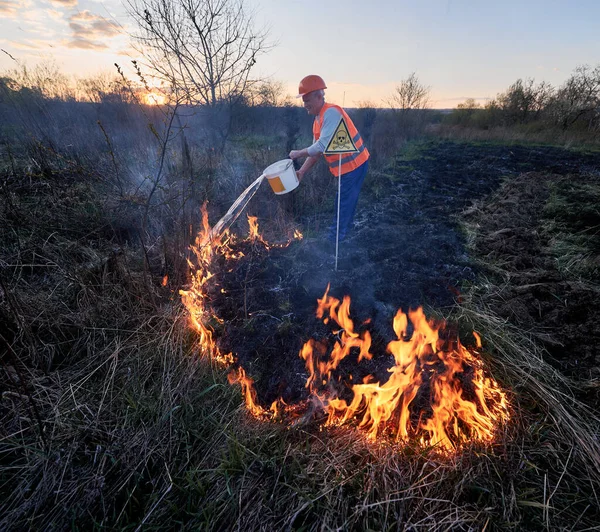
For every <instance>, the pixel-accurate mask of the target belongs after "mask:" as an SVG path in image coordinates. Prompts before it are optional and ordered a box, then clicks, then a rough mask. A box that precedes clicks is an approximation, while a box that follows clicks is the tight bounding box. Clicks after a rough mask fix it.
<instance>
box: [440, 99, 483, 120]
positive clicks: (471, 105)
mask: <svg viewBox="0 0 600 532" xmlns="http://www.w3.org/2000/svg"><path fill="white" fill-rule="evenodd" d="M478 111H481V105H479V104H478V103H477V102H476V101H475V99H474V98H467V99H466V100H465V101H464V102H461V103H459V104H458V105H457V106H456V109H454V111H452V113H450V114H449V115H447V116H446V117H445V119H444V122H445V123H447V124H451V125H461V126H467V125H473V124H472V123H471V122H472V121H473V116H474V115H475V113H477V112H478Z"/></svg>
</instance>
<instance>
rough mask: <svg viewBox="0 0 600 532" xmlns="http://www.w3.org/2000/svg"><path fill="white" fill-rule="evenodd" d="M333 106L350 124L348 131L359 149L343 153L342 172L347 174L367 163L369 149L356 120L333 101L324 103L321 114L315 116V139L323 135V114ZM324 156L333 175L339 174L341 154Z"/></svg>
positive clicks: (347, 123)
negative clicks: (353, 120)
mask: <svg viewBox="0 0 600 532" xmlns="http://www.w3.org/2000/svg"><path fill="white" fill-rule="evenodd" d="M331 107H334V108H335V109H337V110H338V112H339V113H340V114H341V115H342V116H343V117H344V121H345V122H346V126H348V132H349V133H350V135H352V140H353V141H354V145H355V146H356V148H357V149H358V151H357V152H356V153H345V154H342V168H341V171H342V174H347V173H348V172H352V171H353V170H356V169H357V168H358V167H359V166H360V165H361V164H363V163H365V162H366V161H367V160H368V159H369V150H367V148H366V146H365V145H364V142H363V139H362V137H361V136H360V133H359V132H358V130H357V129H356V126H355V125H354V122H352V119H351V118H350V117H349V116H348V113H346V111H344V109H342V108H341V107H339V106H338V105H334V104H331V103H326V104H324V105H323V108H322V109H321V111H320V112H319V116H318V117H315V121H314V123H313V136H314V137H315V141H316V140H318V139H319V137H320V135H321V127H322V125H323V115H324V114H325V111H326V110H327V109H329V108H331ZM323 156H324V157H325V161H326V162H327V166H328V167H329V171H330V172H331V173H332V174H333V175H335V176H337V175H338V168H339V164H340V161H339V158H340V156H339V155H338V154H335V155H325V154H323Z"/></svg>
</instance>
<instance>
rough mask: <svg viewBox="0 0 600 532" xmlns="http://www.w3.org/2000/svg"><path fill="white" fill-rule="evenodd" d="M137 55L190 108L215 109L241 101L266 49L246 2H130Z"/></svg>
mask: <svg viewBox="0 0 600 532" xmlns="http://www.w3.org/2000/svg"><path fill="white" fill-rule="evenodd" d="M127 5H128V9H129V13H130V15H131V16H132V17H133V18H134V19H135V21H136V23H137V24H138V26H139V32H138V33H136V34H135V39H136V42H137V46H138V50H139V51H140V53H141V54H142V55H143V56H144V57H145V58H146V60H147V62H148V65H149V66H150V67H151V68H152V69H153V71H154V73H155V74H156V76H157V77H158V78H159V79H161V80H164V81H165V82H166V83H167V84H168V85H169V86H173V87H177V88H178V90H180V91H183V92H184V93H185V95H186V97H187V100H188V102H189V103H192V104H201V105H211V106H215V105H217V104H218V103H219V102H223V101H229V100H231V99H235V98H238V97H240V96H242V95H243V94H244V93H245V91H246V89H247V87H248V85H249V83H250V72H251V71H252V68H253V67H254V65H255V64H256V61H257V56H258V55H260V54H261V53H262V52H264V51H265V50H266V49H267V48H268V45H267V42H266V32H264V31H257V30H255V28H254V22H253V18H252V16H251V14H249V13H248V11H247V10H246V9H245V6H244V2H243V0H177V1H176V2H171V1H169V0H128V3H127Z"/></svg>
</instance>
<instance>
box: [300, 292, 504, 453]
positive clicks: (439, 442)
mask: <svg viewBox="0 0 600 532" xmlns="http://www.w3.org/2000/svg"><path fill="white" fill-rule="evenodd" d="M328 292H329V286H328V287H327V290H326V291H325V294H324V296H323V298H322V299H319V300H317V301H318V307H317V317H318V318H323V316H324V315H325V313H326V312H327V310H329V316H330V318H331V319H333V320H334V321H335V322H336V323H337V324H338V325H340V326H341V327H343V328H344V330H343V331H342V334H341V338H340V340H339V341H338V342H336V344H335V345H334V347H333V349H332V351H331V354H330V357H329V360H328V361H323V360H322V358H323V354H324V353H323V351H324V350H325V349H326V348H324V347H322V346H321V347H320V352H319V353H318V354H317V355H315V349H314V347H315V342H314V340H309V341H308V342H307V343H306V344H305V345H304V346H303V348H302V350H301V351H300V356H301V357H302V358H303V359H304V360H305V361H306V368H307V370H308V372H309V377H308V380H307V387H308V388H309V389H311V391H313V392H314V393H316V390H315V388H314V387H315V383H316V382H318V380H320V379H323V383H326V382H327V381H328V379H329V377H330V375H331V371H332V370H333V369H335V368H336V367H337V366H338V365H339V362H340V361H341V360H342V359H343V358H344V357H345V356H347V355H348V353H349V351H350V349H351V348H352V347H357V348H359V349H360V353H359V361H360V360H361V359H362V358H371V354H370V353H369V348H370V346H371V343H370V336H367V334H366V333H363V334H362V335H360V336H359V335H357V334H356V333H355V332H354V330H353V323H352V320H351V319H350V317H349V309H350V298H349V297H348V296H346V297H345V298H344V300H343V302H342V304H341V305H340V302H339V300H338V299H336V298H334V297H331V296H329V295H328ZM323 321H327V318H324V320H323ZM409 321H410V323H411V324H412V326H413V328H414V332H413V334H412V336H411V337H410V338H408V336H407V330H408V323H409ZM393 326H394V332H395V333H396V336H397V337H398V340H394V341H392V342H390V343H389V344H388V347H387V350H388V352H389V353H390V354H392V355H393V357H394V361H395V364H394V366H393V367H392V368H391V369H389V370H388V371H389V372H390V377H389V379H388V380H387V381H386V382H384V383H383V384H382V383H379V382H369V381H371V380H372V379H371V378H369V377H370V376H369V377H366V378H365V379H363V384H354V385H351V389H352V392H353V394H354V397H353V399H352V401H351V402H350V404H348V403H347V402H346V401H345V400H344V399H338V398H337V396H336V394H333V395H331V396H330V397H327V396H324V395H323V394H321V395H320V396H319V399H320V400H321V402H322V403H323V404H324V407H325V410H326V411H327V413H328V414H329V418H328V423H329V424H342V423H345V422H347V421H349V420H351V419H356V420H357V421H358V423H359V427H361V428H363V429H365V430H366V431H367V432H368V436H369V437H370V438H372V439H374V438H376V437H377V435H378V434H379V433H380V432H381V431H382V430H383V429H392V430H393V431H395V433H396V438H397V439H399V440H404V441H406V440H408V439H409V437H410V436H416V437H418V438H420V441H422V442H423V443H425V444H427V445H431V446H439V447H440V448H442V449H445V450H451V449H453V448H454V447H455V446H456V445H457V444H459V443H462V442H464V441H467V440H469V439H472V440H476V441H490V440H492V439H493V437H494V435H495V429H496V427H497V425H498V423H499V422H500V421H503V420H507V419H508V416H509V414H508V403H507V401H506V395H505V393H504V392H502V390H501V389H500V387H499V386H498V384H497V383H496V381H494V380H493V379H491V378H488V377H485V376H484V372H483V364H482V361H481V360H480V359H478V358H475V357H474V356H473V355H472V354H471V353H470V352H469V351H468V350H467V349H465V348H464V347H463V346H462V344H461V343H460V341H459V340H458V338H456V339H454V340H442V339H440V337H439V331H440V330H441V326H437V327H436V326H435V325H434V324H433V322H429V321H427V319H426V317H425V314H424V313H423V310H422V309H421V308H419V309H417V310H414V311H410V312H409V313H408V316H407V315H406V314H405V313H403V312H402V310H398V312H397V314H396V316H395V318H394V323H393ZM357 337H358V338H357ZM477 342H478V345H480V339H479V338H478V337H477ZM468 373H469V374H472V376H471V377H470V382H471V383H472V389H471V390H470V393H469V394H468V395H470V396H471V397H468V398H467V397H465V395H467V393H466V392H467V390H466V389H465V388H464V387H463V381H467V380H468V379H466V378H465V376H466V375H467V374H468ZM365 381H366V382H365ZM425 384H427V388H428V389H429V406H427V405H426V406H425V407H424V408H422V409H420V411H419V409H418V408H416V405H414V402H415V398H416V397H417V395H418V393H419V392H420V391H421V390H422V389H423V388H425ZM328 392H329V391H327V392H326V393H328ZM428 410H430V411H431V412H430V413H429V412H427V411H428ZM416 414H418V415H416ZM415 418H417V419H416V420H415Z"/></svg>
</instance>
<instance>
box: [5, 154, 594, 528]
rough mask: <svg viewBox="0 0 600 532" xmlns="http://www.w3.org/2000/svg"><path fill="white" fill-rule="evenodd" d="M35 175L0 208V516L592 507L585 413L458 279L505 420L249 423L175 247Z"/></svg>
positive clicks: (313, 522) (208, 523) (102, 519)
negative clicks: (417, 435)
mask: <svg viewBox="0 0 600 532" xmlns="http://www.w3.org/2000/svg"><path fill="white" fill-rule="evenodd" d="M263 164H264V161H263V160H262V159H257V162H256V166H259V165H263ZM232 172H233V170H232ZM29 177H31V176H29ZM38 177H39V176H38ZM53 179H54V180H55V181H54V182H53V187H46V186H45V185H44V183H45V181H44V179H42V178H41V177H40V178H39V179H37V178H36V179H33V180H32V181H30V182H31V183H34V184H35V183H36V186H35V187H34V189H31V188H29V185H27V186H26V182H27V179H26V178H24V179H23V181H20V182H19V183H20V186H21V185H22V187H23V188H19V189H18V190H17V189H15V188H13V191H12V192H11V196H10V198H11V201H12V202H13V204H12V207H10V206H8V202H5V203H4V204H3V210H2V211H1V216H2V219H1V221H2V224H3V226H4V227H9V228H10V231H8V232H6V233H4V234H3V237H2V238H3V239H4V240H3V242H2V250H3V251H2V256H1V257H0V258H1V260H2V263H1V270H0V278H1V279H2V293H1V299H0V311H1V313H0V324H1V325H2V331H6V333H5V332H3V333H2V336H3V338H2V339H1V341H2V353H1V359H0V360H1V366H0V372H1V373H2V379H1V381H2V383H3V384H2V385H1V388H0V390H1V393H2V396H1V401H0V419H1V425H0V426H1V428H0V499H1V500H2V501H3V503H2V505H1V508H0V528H2V529H7V530H22V529H28V528H32V529H65V528H84V529H107V528H108V529H117V528H119V529H121V528H127V529H135V530H137V529H141V528H144V529H160V530H164V529H165V528H167V527H168V528H187V529H202V530H224V529H241V530H279V529H283V530H292V529H293V530H296V529H302V530H330V529H361V530H362V529H364V530H388V529H407V530H478V529H486V530H492V529H575V530H580V529H585V528H586V527H593V526H595V525H596V524H597V522H598V519H599V517H600V516H599V508H600V505H599V504H598V499H597V493H598V491H599V488H600V483H599V481H600V478H599V476H600V474H599V471H600V449H599V444H598V426H599V425H598V418H597V417H596V414H595V413H593V412H590V410H589V408H586V407H584V406H583V405H581V404H580V403H578V402H577V401H576V400H575V399H574V398H573V396H572V394H571V393H570V391H569V388H570V386H572V385H573V383H572V382H570V381H569V380H568V379H566V378H565V377H563V376H561V375H560V374H559V373H558V372H557V371H555V370H554V369H552V368H551V367H550V366H549V365H548V364H547V363H546V362H544V359H545V357H544V354H543V352H541V350H540V348H539V346H538V345H537V344H536V342H535V340H533V339H532V338H531V337H528V336H527V334H524V333H523V332H522V331H520V330H518V328H516V327H514V326H510V325H509V324H507V323H506V322H505V321H504V320H502V319H500V318H498V317H497V316H496V315H495V314H494V312H493V311H492V309H490V308H486V307H485V306H484V304H483V303H482V300H481V299H480V298H479V297H478V295H477V294H478V292H477V290H476V289H474V290H473V291H472V292H471V293H470V295H469V294H467V296H465V297H466V299H465V302H464V303H463V305H462V306H461V307H460V309H459V310H458V311H457V314H455V315H454V319H456V320H458V321H459V323H460V324H461V327H463V328H465V329H469V328H473V329H475V330H477V331H479V332H480V333H481V334H482V336H483V338H484V341H485V347H486V350H487V353H488V363H489V365H490V368H491V371H492V373H493V374H494V376H495V377H496V378H497V379H498V380H500V381H501V382H502V384H503V385H504V386H505V387H506V388H508V389H509V390H511V403H512V408H513V413H512V414H513V415H512V420H511V422H510V423H509V424H507V425H506V426H505V427H503V429H502V431H501V433H500V434H499V435H498V438H497V441H496V442H495V443H494V444H493V445H489V446H476V445H467V446H465V447H463V448H461V449H459V450H458V452H457V453H456V454H455V455H453V456H444V455H440V454H439V453H437V452H436V451H435V450H431V449H429V450H427V449H425V450H424V449H422V448H420V447H419V446H417V445H416V444H411V445H399V444H397V443H395V442H394V441H392V440H383V441H380V442H377V443H372V442H368V441H367V440H366V439H365V438H364V436H363V434H362V433H361V432H360V431H359V430H358V429H357V428H353V427H343V428H329V429H319V428H318V427H312V426H308V427H303V428H302V427H296V428H291V429H288V428H286V427H284V426H282V425H278V424H264V423H261V422H259V421H257V420H254V419H253V418H251V417H249V416H248V414H247V413H246V411H245V409H244V407H243V406H242V405H241V397H240V395H239V391H238V389H237V388H235V387H230V386H229V385H228V384H227V380H226V378H225V374H224V371H223V370H222V369H221V368H219V367H217V366H216V365H214V364H212V363H211V362H210V361H209V360H203V359H201V357H200V356H199V353H198V348H197V345H196V338H195V336H194V334H193V333H192V332H191V331H190V329H189V327H188V323H187V317H186V315H185V314H184V313H183V311H182V309H181V306H180V304H179V302H178V297H177V296H176V295H175V294H174V292H171V289H175V288H176V287H170V286H167V287H164V288H163V287H161V286H160V284H161V280H162V275H159V270H158V269H153V265H154V264H160V262H161V254H163V255H168V256H167V258H169V256H170V255H169V253H175V252H178V251H177V250H175V251H173V250H172V251H170V252H169V253H166V252H165V251H164V248H163V246H161V245H159V243H158V242H148V246H147V253H148V254H149V257H148V259H149V260H146V257H145V256H144V251H143V250H142V249H141V248H140V247H139V245H137V244H134V243H129V244H119V245H115V243H114V241H113V240H111V239H110V238H109V237H108V236H107V233H105V232H103V231H104V230H101V229H100V228H102V227H105V226H106V224H107V223H108V225H109V226H110V223H109V222H110V213H109V214H107V212H105V211H103V210H102V208H101V205H105V203H104V202H103V200H102V198H101V197H100V196H99V198H100V199H95V198H96V196H95V195H94V194H95V193H96V192H98V191H97V190H96V189H95V188H92V189H90V190H87V189H86V188H85V186H84V185H85V183H87V182H85V183H84V185H82V184H81V183H80V181H81V180H77V179H76V180H71V181H70V180H68V179H66V176H59V175H54V176H53ZM58 183H63V184H64V189H63V188H60V190H61V191H63V192H64V194H62V192H61V193H58V195H57V192H56V190H57V188H56V187H57V184H58ZM87 184H88V185H89V183H87ZM61 186H62V185H61ZM82 186H83V188H77V187H82ZM89 186H91V185H89ZM50 190H53V191H54V192H52V193H51V194H54V197H52V195H49V194H50V192H49V191H50ZM77 190H78V191H79V192H78V193H76V191H77ZM86 190H87V191H86ZM88 192H90V193H89V194H88ZM92 192H93V193H92ZM82 197H83V198H87V199H86V200H85V201H82V199H81V198H82ZM56 198H62V200H61V201H63V203H62V204H61V205H62V207H61V209H59V210H56V207H55V206H56ZM104 199H105V198H104ZM11 208H12V209H13V211H11ZM23 213H26V214H27V216H26V217H24V216H23V215H22V214H23ZM90 235H92V236H90ZM165 260H166V259H165ZM482 282H484V281H482ZM488 288H489V289H495V290H496V289H497V290H500V289H501V287H497V286H496V285H493V284H490V285H489V286H488V287H486V289H488Z"/></svg>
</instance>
